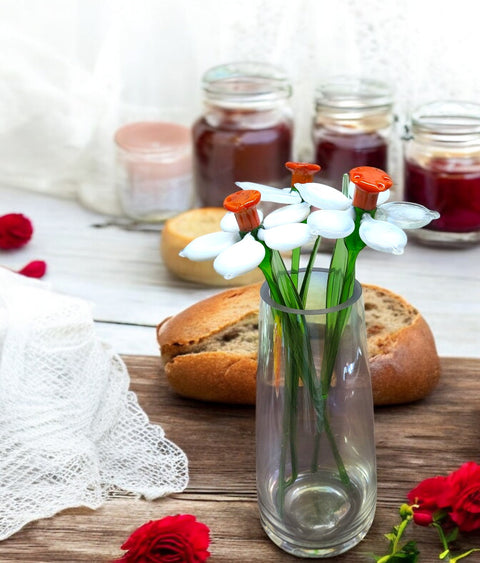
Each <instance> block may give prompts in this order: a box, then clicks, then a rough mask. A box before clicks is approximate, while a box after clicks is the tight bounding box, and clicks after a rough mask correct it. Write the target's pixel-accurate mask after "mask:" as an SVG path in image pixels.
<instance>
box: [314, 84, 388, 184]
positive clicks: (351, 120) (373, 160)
mask: <svg viewBox="0 0 480 563" xmlns="http://www.w3.org/2000/svg"><path fill="white" fill-rule="evenodd" d="M315 104H316V115H315V118H314V122H313V128H312V137H313V144H314V151H315V162H316V163H317V164H319V165H320V166H321V167H322V169H321V170H320V172H319V174H318V181H319V182H324V183H326V184H328V185H330V186H333V187H335V188H337V189H341V187H342V176H343V174H345V173H348V171H349V170H351V169H352V168H356V167H357V166H374V167H376V168H380V169H382V170H385V171H387V172H389V173H390V170H389V168H390V163H389V145H390V137H391V130H392V123H393V110H392V108H393V99H392V94H391V91H390V89H389V88H388V86H387V85H386V84H383V83H382V82H377V81H373V80H367V79H362V78H353V77H339V78H334V79H332V80H331V81H329V82H326V83H325V84H322V85H321V86H319V87H318V88H317V89H316V97H315Z"/></svg>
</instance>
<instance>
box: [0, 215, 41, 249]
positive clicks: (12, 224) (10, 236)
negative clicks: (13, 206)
mask: <svg viewBox="0 0 480 563" xmlns="http://www.w3.org/2000/svg"><path fill="white" fill-rule="evenodd" d="M32 234H33V226H32V223H31V221H30V219H28V218H27V217H25V215H22V214H21V213H9V214H8V215H2V216H1V217H0V248H3V250H10V249H12V248H20V247H21V246H23V245H24V244H27V242H28V241H29V240H30V239H31V238H32Z"/></svg>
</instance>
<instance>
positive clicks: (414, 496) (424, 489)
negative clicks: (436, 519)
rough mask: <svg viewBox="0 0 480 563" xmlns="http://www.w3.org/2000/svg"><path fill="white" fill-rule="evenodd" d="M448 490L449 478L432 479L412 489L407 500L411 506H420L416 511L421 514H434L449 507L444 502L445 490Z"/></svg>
mask: <svg viewBox="0 0 480 563" xmlns="http://www.w3.org/2000/svg"><path fill="white" fill-rule="evenodd" d="M446 488H447V477H442V476H438V477H430V478H429V479H425V480H424V481H422V482H421V483H420V484H418V485H417V486H416V487H415V488H414V489H412V490H411V491H410V492H409V493H408V495H407V498H408V500H409V502H410V503H411V504H418V505H419V507H418V508H417V509H414V511H415V510H418V511H419V512H423V513H425V512H430V513H431V514H433V513H434V512H436V511H437V510H439V509H440V508H445V507H446V506H448V502H447V504H445V502H444V495H445V490H446Z"/></svg>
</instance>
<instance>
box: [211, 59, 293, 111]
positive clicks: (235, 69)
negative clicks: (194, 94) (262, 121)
mask: <svg viewBox="0 0 480 563" xmlns="http://www.w3.org/2000/svg"><path fill="white" fill-rule="evenodd" d="M202 86H203V90H204V92H205V94H206V96H207V99H209V100H211V101H215V102H219V103H222V102H224V103H225V104H226V105H229V104H232V105H233V104H245V103H248V102H255V103H257V102H271V101H276V100H279V99H284V98H288V97H290V96H291V94H292V88H291V85H290V81H289V79H288V77H287V75H286V74H285V73H284V72H283V70H281V69H280V68H278V67H276V66H273V65H271V64H268V63H258V62H236V63H229V64H225V65H220V66H216V67H213V68H211V69H209V70H208V71H207V72H206V73H205V74H204V75H203V78H202Z"/></svg>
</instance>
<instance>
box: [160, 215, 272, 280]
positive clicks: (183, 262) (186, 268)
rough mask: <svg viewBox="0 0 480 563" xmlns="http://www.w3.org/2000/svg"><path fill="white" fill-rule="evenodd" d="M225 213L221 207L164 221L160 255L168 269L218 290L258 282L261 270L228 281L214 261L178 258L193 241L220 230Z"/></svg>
mask: <svg viewBox="0 0 480 563" xmlns="http://www.w3.org/2000/svg"><path fill="white" fill-rule="evenodd" d="M225 213H226V211H225V209H223V208H222V207H202V208H198V209H191V210H190V211H185V212H184V213H180V214H179V215H176V216H175V217H172V218H171V219H169V220H168V221H166V222H165V225H164V227H163V231H162V235H161V238H160V254H161V256H162V259H163V262H164V264H165V266H166V267H167V268H168V270H170V272H172V273H173V274H175V275H176V276H178V277H179V278H181V279H184V280H188V281H193V282H195V283H196V284H203V285H209V286H218V287H232V286H240V285H245V284H250V283H254V282H258V281H260V280H261V279H262V277H263V274H262V272H261V271H260V270H259V269H258V268H255V270H252V271H251V272H248V273H247V274H244V275H242V276H238V277H237V278H234V279H231V280H226V279H225V278H223V277H222V276H221V275H220V274H217V272H216V271H215V270H214V269H213V260H208V261H205V262H192V261H191V260H188V259H187V258H182V257H181V256H179V254H178V253H179V252H180V251H181V250H183V249H184V248H185V247H186V246H187V244H188V243H189V242H191V241H192V240H193V239H194V238H197V237H199V236H201V235H206V234H208V233H214V232H216V231H220V221H221V219H222V217H223V216H224V215H225Z"/></svg>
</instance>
